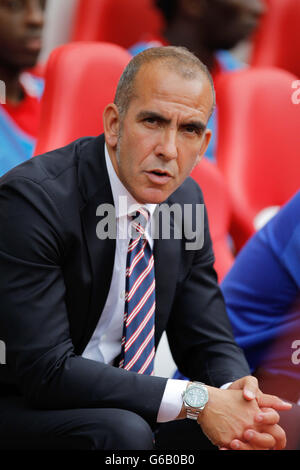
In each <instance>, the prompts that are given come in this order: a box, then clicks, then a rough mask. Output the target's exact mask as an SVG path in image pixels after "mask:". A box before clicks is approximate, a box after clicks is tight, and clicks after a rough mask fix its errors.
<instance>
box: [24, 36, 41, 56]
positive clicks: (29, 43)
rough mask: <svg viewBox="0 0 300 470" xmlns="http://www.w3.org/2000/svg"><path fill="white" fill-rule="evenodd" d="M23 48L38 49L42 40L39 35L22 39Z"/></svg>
mask: <svg viewBox="0 0 300 470" xmlns="http://www.w3.org/2000/svg"><path fill="white" fill-rule="evenodd" d="M24 45H25V48H26V49H27V50H30V51H32V52H35V51H39V50H41V48H42V45H43V42H42V38H41V37H31V38H28V39H26V40H25V41H24Z"/></svg>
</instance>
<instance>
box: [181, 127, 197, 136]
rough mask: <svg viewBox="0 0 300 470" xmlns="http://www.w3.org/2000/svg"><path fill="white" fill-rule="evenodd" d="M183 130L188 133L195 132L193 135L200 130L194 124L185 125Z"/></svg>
mask: <svg viewBox="0 0 300 470" xmlns="http://www.w3.org/2000/svg"><path fill="white" fill-rule="evenodd" d="M184 131H185V132H187V133H188V134H195V135H198V134H200V130H199V129H198V127H194V126H185V127H184Z"/></svg>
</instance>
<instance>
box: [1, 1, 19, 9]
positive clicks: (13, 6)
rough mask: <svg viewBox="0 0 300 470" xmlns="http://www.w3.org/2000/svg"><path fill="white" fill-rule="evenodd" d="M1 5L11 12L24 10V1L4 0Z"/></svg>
mask: <svg viewBox="0 0 300 470" xmlns="http://www.w3.org/2000/svg"><path fill="white" fill-rule="evenodd" d="M2 4H3V5H4V6H5V7H6V8H9V9H10V10H11V11H19V10H22V9H23V8H24V0H4V1H3V2H2Z"/></svg>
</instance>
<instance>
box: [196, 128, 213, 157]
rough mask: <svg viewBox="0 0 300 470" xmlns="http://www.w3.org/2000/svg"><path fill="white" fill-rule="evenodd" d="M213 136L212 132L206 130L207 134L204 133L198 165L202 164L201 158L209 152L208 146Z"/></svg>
mask: <svg viewBox="0 0 300 470" xmlns="http://www.w3.org/2000/svg"><path fill="white" fill-rule="evenodd" d="M211 135H212V132H211V130H210V129H206V130H205V133H204V136H203V140H202V143H201V148H200V152H199V155H198V163H199V162H200V160H201V158H202V157H203V156H204V154H205V152H206V150H207V147H208V144H209V142H210V139H211Z"/></svg>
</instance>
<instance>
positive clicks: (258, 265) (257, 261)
mask: <svg viewBox="0 0 300 470" xmlns="http://www.w3.org/2000/svg"><path fill="white" fill-rule="evenodd" d="M221 289H222V291H223V294H224V297H225V302H226V305H227V311H228V314H229V318H230V320H231V323H232V326H233V330H234V334H235V338H236V341H237V343H238V344H239V345H240V346H241V347H242V348H243V350H244V352H245V354H246V357H247V360H248V362H249V365H250V367H251V371H252V372H253V371H254V370H255V369H256V368H257V367H259V366H262V367H264V369H267V370H268V371H269V372H273V373H280V374H286V375H288V376H291V377H294V378H295V377H296V378H297V379H299V380H300V365H298V364H295V363H293V360H292V354H293V351H294V350H293V349H292V343H293V342H294V341H295V340H300V191H298V192H297V193H296V195H295V196H294V197H293V198H292V199H291V200H290V201H289V202H288V203H287V204H286V205H285V206H284V207H283V208H282V209H281V210H280V211H279V212H278V214H277V215H276V216H275V217H274V218H273V219H271V220H270V221H269V223H267V224H266V225H265V226H264V227H263V228H262V229H261V230H260V231H259V232H258V233H257V234H255V235H254V236H253V237H252V238H251V239H250V241H249V242H248V243H247V244H246V246H245V247H244V249H243V250H242V251H241V253H240V254H239V255H238V257H237V259H236V261H235V263H234V265H233V267H232V269H231V270H230V271H229V273H228V274H227V276H226V277H225V279H224V280H223V282H222V285H221Z"/></svg>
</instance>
